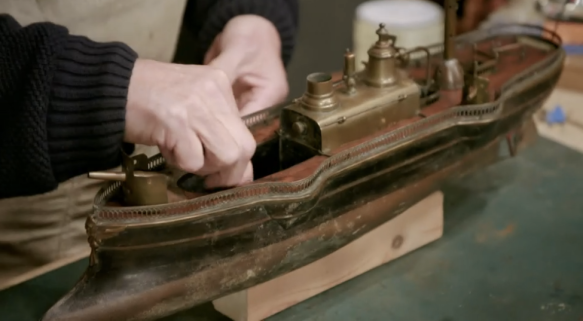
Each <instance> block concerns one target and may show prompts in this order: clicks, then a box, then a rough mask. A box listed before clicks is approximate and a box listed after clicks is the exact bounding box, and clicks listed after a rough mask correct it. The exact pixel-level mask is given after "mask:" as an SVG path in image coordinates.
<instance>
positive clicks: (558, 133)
mask: <svg viewBox="0 0 583 321" xmlns="http://www.w3.org/2000/svg"><path fill="white" fill-rule="evenodd" d="M582 101H583V93H581V92H577V91H572V90H567V89H563V88H556V89H555V90H554V91H553V93H552V94H551V96H550V97H549V98H548V99H547V101H546V102H545V104H544V105H543V109H544V111H551V110H553V109H554V108H555V107H556V106H557V105H560V106H561V107H562V109H563V110H564V111H565V114H566V115H567V123H565V124H553V125H548V124H547V123H546V121H545V120H544V119H543V118H542V117H540V116H539V115H535V123H536V127H537V130H538V132H539V134H540V135H541V136H542V137H545V138H547V139H550V140H552V141H554V142H556V143H559V144H561V145H564V146H567V147H569V148H571V149H574V150H577V151H579V152H581V153H583V109H582V108H581V102H582Z"/></svg>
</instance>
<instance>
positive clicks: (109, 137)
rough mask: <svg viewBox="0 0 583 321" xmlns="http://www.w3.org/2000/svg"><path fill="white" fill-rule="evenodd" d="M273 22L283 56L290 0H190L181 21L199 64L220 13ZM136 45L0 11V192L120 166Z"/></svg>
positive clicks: (37, 189) (219, 24) (291, 28)
mask: <svg viewBox="0 0 583 321" xmlns="http://www.w3.org/2000/svg"><path fill="white" fill-rule="evenodd" d="M241 14H257V15H261V16H263V17H265V18H267V19H268V20H270V21H272V22H273V23H274V25H275V26H276V27H277V30H278V31H279V33H280V36H281V40H282V53H283V59H284V62H286V63H287V61H288V60H289V58H290V56H291V53H292V50H293V47H294V41H295V34H296V29H297V20H298V4H297V0H196V1H195V0H193V1H190V2H189V3H188V5H187V8H186V10H185V16H184V17H185V19H184V23H185V25H188V28H189V29H190V30H191V32H194V34H196V36H197V38H198V39H197V47H196V50H195V51H196V52H194V53H193V55H194V57H197V58H196V60H197V61H198V63H201V62H202V59H203V57H204V54H205V52H206V50H207V49H208V48H209V47H210V45H211V43H212V41H213V39H214V38H215V36H216V35H217V34H218V33H219V32H221V30H222V29H223V27H224V25H225V24H226V23H227V21H228V20H229V19H230V18H232V17H234V16H237V15H241ZM136 58H137V54H136V53H135V52H134V51H133V50H132V49H131V48H129V47H128V46H127V45H125V44H122V43H116V42H110V43H97V42H94V41H91V40H90V39H88V38H86V37H83V36H75V35H70V34H69V33H68V30H67V29H66V28H64V27H62V26H58V25H55V24H52V23H48V22H43V23H35V24H32V25H29V26H26V27H22V26H20V25H19V24H18V23H17V22H16V21H15V20H14V19H13V18H12V17H11V16H8V15H2V14H0V198H7V197H15V196H26V195H34V194H40V193H45V192H48V191H51V190H53V189H55V188H56V187H57V185H58V183H60V182H63V181H65V180H67V179H69V178H72V177H74V176H77V175H80V174H83V173H86V172H89V171H94V170H103V169H107V168H112V167H115V166H118V165H119V164H120V161H121V154H120V150H121V147H122V144H123V136H124V127H125V105H126V97H127V92H128V85H129V79H130V77H131V74H132V68H133V65H134V62H135V60H136Z"/></svg>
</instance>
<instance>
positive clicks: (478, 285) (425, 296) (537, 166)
mask: <svg viewBox="0 0 583 321" xmlns="http://www.w3.org/2000/svg"><path fill="white" fill-rule="evenodd" d="M444 193H445V231H444V236H443V238H442V239H440V240H438V241H436V242H434V243H432V244H430V245H428V246H426V247H424V248H422V249H420V250H417V251H415V252H413V253H411V254H408V255H406V256H404V257H402V258H400V259H398V260H396V261H394V262H391V263H388V264H386V265H384V266H381V267H379V268H377V269H374V270H372V271H370V272H368V273H365V274H364V275H362V276H359V277H357V278H355V279H353V280H351V281H348V282H345V283H343V284H342V285H339V286H337V287H335V288H333V289H331V290H329V291H326V292H324V293H322V294H320V295H318V296H316V297H314V298H312V299H310V300H307V301H305V302H303V303H300V304H298V305H296V306H294V307H292V308H290V309H288V310H286V311H283V312H281V313H279V314H277V315H275V316H273V317H271V318H270V319H269V320H270V321H279V320H286V321H287V320H290V321H291V320H293V321H302V320H307V321H316V320H319V321H327V320H334V321H343V320H351V321H352V320H367V321H368V320H371V321H372V320H383V321H385V320H391V321H401V320H407V321H409V320H423V321H425V320H434V321H454V320H455V321H462V320H463V321H466V320H472V321H481V320H496V321H500V320H512V321H515V320H528V321H535V320H571V321H581V320H583V155H582V154H579V153H577V152H575V151H572V150H569V149H567V148H565V147H563V146H560V145H558V144H555V143H552V142H550V141H548V140H545V139H542V138H541V139H539V141H537V143H536V144H534V145H533V146H532V147H531V148H530V149H528V150H526V151H524V152H523V153H522V154H521V155H519V156H518V157H516V158H513V159H509V160H506V161H504V162H501V163H498V164H496V165H494V166H492V167H490V168H488V169H486V170H483V171H481V172H479V173H475V174H473V175H470V176H467V177H465V178H464V179H462V180H459V181H457V182H455V183H453V184H450V185H449V186H447V188H445V189H444ZM85 265H86V261H85V260H83V261H80V262H77V263H74V264H71V265H69V266H67V267H64V268H62V269H60V270H57V271H54V272H51V273H48V274H46V275H43V276H41V277H38V278H36V279H34V280H31V281H29V282H26V283H24V284H21V285H18V286H16V287H13V288H10V289H8V290H5V291H3V292H0V320H7V321H29V320H30V321H37V320H39V318H41V316H42V315H43V312H44V311H46V310H47V309H48V308H49V307H50V306H51V305H52V304H53V303H54V302H55V301H56V300H57V299H58V298H59V297H60V296H61V295H63V294H65V293H66V292H67V290H68V289H70V288H71V287H72V286H73V284H74V283H75V281H76V280H77V278H78V277H79V276H80V275H81V274H82V272H83V270H84V268H85ZM166 320H168V321H186V320H228V319H226V318H225V317H222V316H220V315H219V314H218V313H217V312H215V311H214V310H213V309H212V305H211V304H205V305H203V306H200V307H197V308H194V309H192V310H190V311H185V312H183V313H181V314H179V315H176V316H172V317H169V318H166Z"/></svg>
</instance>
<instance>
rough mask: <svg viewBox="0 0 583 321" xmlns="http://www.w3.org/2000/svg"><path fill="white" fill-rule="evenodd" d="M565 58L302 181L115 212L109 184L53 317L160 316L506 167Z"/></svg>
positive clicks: (276, 271) (329, 247)
mask: <svg viewBox="0 0 583 321" xmlns="http://www.w3.org/2000/svg"><path fill="white" fill-rule="evenodd" d="M465 37H466V38H463V37H462V38H460V39H462V41H463V39H467V38H468V36H465ZM563 59H564V53H563V52H562V50H561V49H560V48H559V47H557V48H556V50H554V51H553V52H552V53H549V55H548V57H547V58H545V59H544V60H542V61H540V62H538V63H537V65H536V66H533V69H532V70H530V71H529V74H527V75H522V74H517V75H516V77H515V78H513V80H512V82H509V84H508V85H507V86H505V87H503V88H502V90H501V92H500V95H499V97H498V99H497V100H495V101H493V102H491V103H486V104H482V105H472V106H458V107H452V108H449V109H447V110H445V111H442V112H439V113H435V114H433V115H431V116H428V117H426V118H423V119H421V120H418V121H415V122H413V123H411V124H409V125H407V126H404V127H402V128H399V129H397V130H394V131H391V132H389V133H386V134H384V135H381V136H379V137H377V138H375V139H373V140H370V141H367V142H364V143H362V144H359V145H356V146H354V147H352V148H349V149H347V150H345V151H342V152H340V153H338V154H335V155H333V156H331V157H329V158H327V159H326V160H325V161H323V162H322V163H321V164H320V165H319V166H318V168H317V170H315V171H314V172H313V173H310V175H308V176H306V177H305V178H302V179H301V180H299V181H294V182H289V183H287V182H285V180H280V181H278V182H270V181H269V180H267V181H265V182H263V183H259V184H256V185H250V186H245V187H240V188H236V189H233V190H228V191H224V192H219V193H215V194H211V195H207V196H204V197H200V198H196V199H193V200H186V201H182V202H178V203H171V204H165V205H161V206H154V207H148V208H132V209H126V208H123V207H122V208H116V207H109V208H106V207H105V204H106V201H107V198H108V197H109V196H110V195H111V194H112V191H113V190H114V189H115V188H116V186H117V187H119V185H116V184H112V185H110V186H109V187H108V188H107V189H105V190H104V191H103V193H102V194H100V195H99V196H98V198H97V200H96V204H97V205H96V211H95V213H94V214H93V215H92V216H91V217H90V218H89V220H88V234H89V242H90V244H91V245H92V248H93V253H92V257H91V259H92V260H91V261H92V262H91V265H90V266H89V267H88V269H87V271H86V273H85V274H84V276H83V277H82V279H81V280H80V281H79V283H78V284H77V285H76V286H75V288H74V289H72V290H71V292H70V293H69V294H67V295H66V296H65V297H64V298H62V299H61V300H60V301H59V302H58V303H57V304H56V305H55V306H54V307H52V308H51V309H50V310H49V311H48V312H47V314H46V315H45V317H44V320H83V321H88V320H153V319H157V318H159V317H162V316H165V315H169V314H172V313H175V312H178V311H180V310H184V309H187V308H189V307H192V306H195V305H197V304H200V303H203V302H207V301H209V300H213V299H215V298H218V297H221V296H224V295H227V294H230V293H233V292H236V291H240V290H243V289H245V288H248V287H251V286H253V285H256V284H259V283H262V282H265V281H267V280H270V279H273V278H275V277H277V276H279V275H282V274H284V273H287V272H290V271H293V270H294V269H297V268H299V267H302V266H305V265H307V264H309V263H311V262H313V261H315V260H317V259H319V258H322V257H324V256H326V255H328V254H330V253H332V252H333V251H335V250H337V249H339V248H341V247H342V246H344V245H346V244H348V243H350V242H351V241H353V240H355V239H357V238H358V237H360V236H362V235H363V234H365V233H367V232H369V231H371V230H372V229H374V228H376V227H378V226H380V225H382V224H383V223H385V222H387V221H389V220H391V219H392V218H394V217H395V216H397V215H399V214H400V213H402V212H403V211H405V210H406V209H408V208H409V207H411V206H412V205H413V204H415V203H416V202H418V201H420V200H421V199H423V198H424V197H426V196H428V195H429V194H431V193H432V192H434V191H436V190H438V189H440V187H441V186H442V184H443V183H444V182H446V181H447V180H449V179H452V178H456V177H459V176H460V175H464V174H466V173H468V172H472V171H475V170H478V169H480V168H483V167H485V166H488V165H489V164H492V163H493V162H496V161H497V160H499V159H500V145H501V143H504V144H509V146H510V149H511V151H512V152H514V151H516V149H517V148H518V147H520V146H521V142H523V143H524V142H527V141H528V139H529V137H530V134H532V129H533V127H532V120H531V118H532V115H533V113H534V112H535V111H536V110H537V109H539V108H540V107H541V105H542V103H543V101H544V100H545V99H546V97H547V96H548V95H549V94H550V92H551V90H552V89H553V87H554V85H555V83H556V81H557V80H558V77H559V75H560V73H561V70H562V63H563ZM260 118H261V117H259V116H257V115H256V116H255V119H260ZM156 162H158V161H157V160H154V161H153V163H152V167H155V166H154V165H156V164H157V163H156Z"/></svg>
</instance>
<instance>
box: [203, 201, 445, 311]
mask: <svg viewBox="0 0 583 321" xmlns="http://www.w3.org/2000/svg"><path fill="white" fill-rule="evenodd" d="M442 233H443V194H442V193H441V192H436V193H434V194H432V195H430V196H429V197H427V198H425V199H424V200H423V201H421V202H419V203H417V204H416V205H414V206H413V207H411V208H410V209H408V210H407V211H405V212H404V213H402V214H401V215H399V216H398V217H396V218H394V219H393V220H391V221H389V222H387V223H385V224H383V225H381V226H379V227H378V228H376V229H374V230H373V231H371V232H369V233H367V234H366V235H364V236H362V237H361V238H359V239H358V240H356V241H354V242H352V243H350V244H348V245H346V246H345V247H343V248H341V249H339V250H338V251H336V252H334V253H332V254H330V255H328V256H326V257H324V258H322V259H320V260H318V261H316V262H313V263H312V264H309V265H307V266H304V267H302V268H300V269H298V270H295V271H293V272H291V273H288V274H285V275H283V276H280V277H278V278H276V279H273V280H271V281H268V282H265V283H263V284H259V285H257V286H254V287H252V288H250V289H247V290H244V291H241V292H237V293H234V294H231V295H228V296H225V297H223V298H220V299H217V300H215V301H213V304H214V307H215V309H216V310H217V311H219V312H221V313H222V314H224V315H226V316H228V317H229V318H231V319H233V320H235V321H256V320H263V319H265V318H267V317H269V316H271V315H274V314H275V313H278V312H280V311H283V310H285V309H287V308H289V307H291V306H293V305H295V304H297V303H300V302H302V301H304V300H306V299H308V298H310V297H313V296H315V295H317V294H319V293H321V292H324V291H326V290H328V289H330V288H332V287H334V286H336V285H338V284H341V283H343V282H346V281H348V280H350V279H352V278H355V277H356V276H358V275H361V274H362V273H365V272H367V271H369V270H371V269H374V268H376V267H378V266H380V265H382V264H385V263H387V262H389V261H391V260H394V259H396V258H398V257H400V256H402V255H405V254H407V253H409V252H411V251H413V250H415V249H418V248H420V247H422V246H423V245H426V244H428V243H431V242H432V241H435V240H437V239H439V238H440V237H441V235H442Z"/></svg>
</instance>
